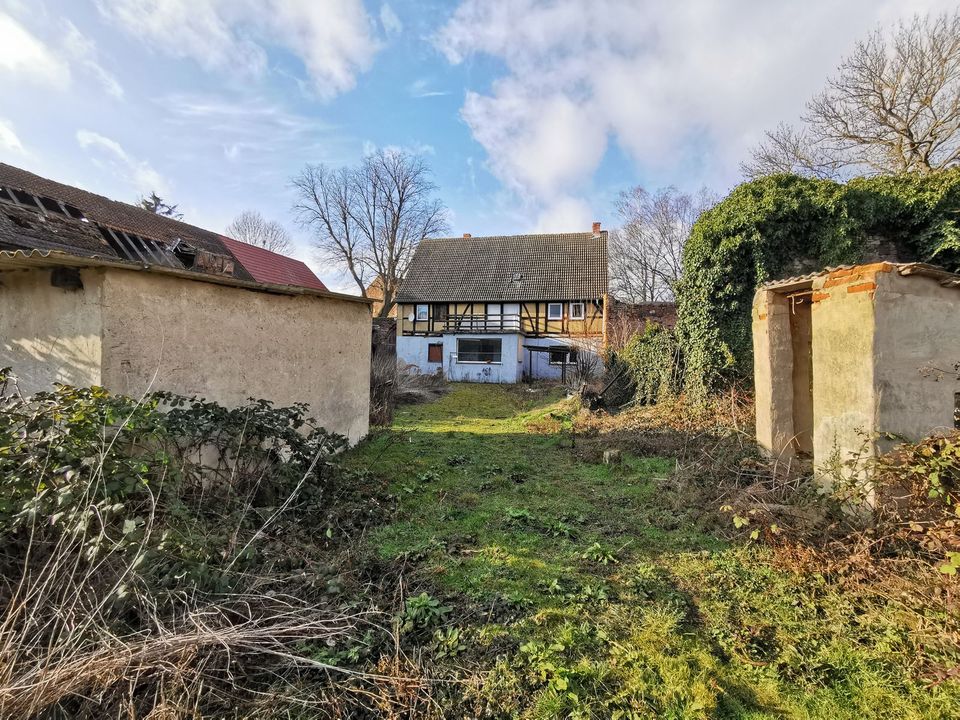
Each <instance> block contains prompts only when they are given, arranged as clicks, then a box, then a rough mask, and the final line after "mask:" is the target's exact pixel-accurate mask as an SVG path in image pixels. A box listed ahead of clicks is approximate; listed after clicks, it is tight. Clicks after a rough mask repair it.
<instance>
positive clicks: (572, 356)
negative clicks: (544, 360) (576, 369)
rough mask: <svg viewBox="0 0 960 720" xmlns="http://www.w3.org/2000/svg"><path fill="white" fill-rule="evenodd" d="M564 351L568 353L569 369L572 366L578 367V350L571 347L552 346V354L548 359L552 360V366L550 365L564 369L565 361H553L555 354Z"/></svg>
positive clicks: (550, 353) (550, 362) (550, 361)
mask: <svg viewBox="0 0 960 720" xmlns="http://www.w3.org/2000/svg"><path fill="white" fill-rule="evenodd" d="M564 350H566V351H567V367H570V366H571V365H576V363H577V354H578V350H577V348H575V347H570V346H569V345H555V346H552V347H551V348H550V352H549V354H548V357H549V358H550V360H549V364H550V365H553V366H555V367H563V360H559V361H557V360H554V359H553V354H554V353H555V352H558V353H559V352H563V351H564Z"/></svg>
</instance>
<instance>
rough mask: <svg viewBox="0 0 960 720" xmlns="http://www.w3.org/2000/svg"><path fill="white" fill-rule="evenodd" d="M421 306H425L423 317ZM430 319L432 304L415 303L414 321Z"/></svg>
mask: <svg viewBox="0 0 960 720" xmlns="http://www.w3.org/2000/svg"><path fill="white" fill-rule="evenodd" d="M420 308H423V317H420ZM429 319H430V306H429V305H414V306H413V321H414V322H427V321H428V320H429Z"/></svg>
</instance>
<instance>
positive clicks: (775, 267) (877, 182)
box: [676, 168, 960, 395]
mask: <svg viewBox="0 0 960 720" xmlns="http://www.w3.org/2000/svg"><path fill="white" fill-rule="evenodd" d="M891 255H895V256H896V257H897V258H898V259H900V260H904V261H912V260H916V261H922V262H930V263H934V264H937V265H941V266H943V267H945V268H947V269H949V270H960V168H954V169H951V170H947V171H943V172H940V173H936V174H927V175H921V174H916V173H914V174H905V175H896V176H887V177H874V178H857V179H855V180H851V181H850V182H848V183H846V184H840V183H836V182H833V181H831V180H820V179H814V178H802V177H798V176H795V175H771V176H768V177H763V178H760V179H758V180H753V181H751V182H746V183H743V184H741V185H739V186H738V187H736V188H735V189H734V190H733V191H732V192H731V193H730V195H728V196H727V197H726V198H725V199H724V200H723V201H721V202H720V203H719V204H717V205H716V206H714V207H713V208H711V209H710V210H707V211H706V212H705V213H703V214H702V215H701V216H700V218H699V219H698V220H697V222H696V224H695V225H694V227H693V231H692V233H691V236H690V239H689V241H688V242H687V245H686V247H685V249H684V255H683V272H682V275H681V278H680V282H679V283H678V285H677V288H676V297H677V311H678V316H679V320H678V325H677V339H678V341H679V344H680V348H681V351H682V353H683V361H684V385H685V387H686V389H687V390H688V392H691V393H693V394H694V395H698V394H702V393H704V392H706V391H708V390H709V389H710V388H712V387H715V386H716V385H717V384H718V383H720V382H722V381H723V380H725V379H727V380H729V379H735V378H737V377H744V376H748V375H749V374H750V373H751V372H752V361H753V358H752V340H751V321H750V311H751V307H752V304H753V295H754V293H755V291H756V289H757V288H758V287H759V286H760V285H761V284H763V283H764V282H767V281H769V280H773V279H776V278H781V277H789V276H791V275H800V274H804V273H808V272H813V271H817V270H821V269H823V268H824V267H828V266H833V265H842V264H847V263H858V262H863V261H869V260H871V259H874V258H877V257H878V256H885V257H889V256H891Z"/></svg>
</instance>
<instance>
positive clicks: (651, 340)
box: [620, 322, 682, 405]
mask: <svg viewBox="0 0 960 720" xmlns="http://www.w3.org/2000/svg"><path fill="white" fill-rule="evenodd" d="M620 357H621V358H622V359H623V362H624V363H626V365H627V367H628V368H629V370H630V373H631V375H632V377H633V381H634V383H635V385H636V394H635V397H636V400H637V401H638V402H640V403H642V404H644V405H650V404H653V403H656V402H657V401H659V400H660V399H661V398H664V397H667V396H671V395H674V394H675V393H676V391H677V390H678V389H679V384H680V381H681V372H682V371H681V367H680V349H679V347H678V345H677V340H676V337H675V336H674V334H673V331H672V330H670V329H669V328H665V327H663V326H662V325H658V324H657V323H651V322H648V323H647V326H646V328H644V330H643V332H641V333H636V334H634V336H633V337H631V338H630V340H629V341H628V342H627V344H626V345H625V346H624V348H623V350H622V351H621V352H620Z"/></svg>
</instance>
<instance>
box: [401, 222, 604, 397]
mask: <svg viewBox="0 0 960 720" xmlns="http://www.w3.org/2000/svg"><path fill="white" fill-rule="evenodd" d="M397 304H398V307H399V311H398V321H397V356H398V358H399V359H400V360H401V361H404V362H406V363H408V364H411V365H414V366H416V367H417V368H419V369H420V371H421V372H426V373H433V372H437V371H438V370H441V369H442V370H443V372H444V373H445V374H446V375H447V377H449V378H450V379H451V380H469V381H475V382H498V383H515V382H518V381H520V380H521V379H522V378H524V377H526V378H560V377H561V376H562V375H563V374H564V373H565V372H566V371H567V369H568V368H570V367H571V366H572V365H574V364H575V363H577V361H578V356H579V355H580V354H584V355H586V354H592V353H596V352H597V351H598V350H599V348H600V346H601V345H602V343H603V339H604V331H605V329H606V319H607V234H606V232H602V231H601V230H600V224H599V223H595V224H594V228H593V231H592V232H585V233H563V234H551V235H510V236H496V237H471V236H469V235H465V236H464V237H462V238H441V239H429V240H424V241H422V242H421V243H420V245H419V246H418V247H417V250H416V252H415V254H414V257H413V259H412V261H411V263H410V266H409V268H408V269H407V273H406V276H405V277H404V281H403V285H402V287H401V289H400V292H399V296H398V298H397Z"/></svg>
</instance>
